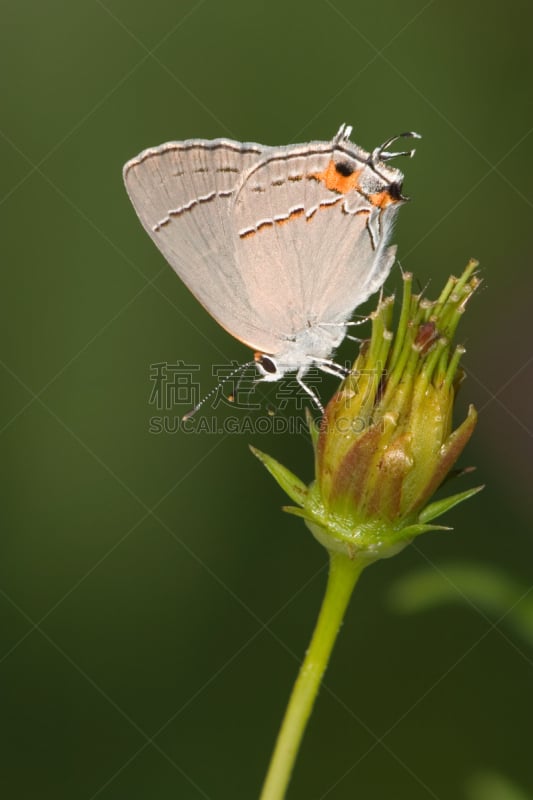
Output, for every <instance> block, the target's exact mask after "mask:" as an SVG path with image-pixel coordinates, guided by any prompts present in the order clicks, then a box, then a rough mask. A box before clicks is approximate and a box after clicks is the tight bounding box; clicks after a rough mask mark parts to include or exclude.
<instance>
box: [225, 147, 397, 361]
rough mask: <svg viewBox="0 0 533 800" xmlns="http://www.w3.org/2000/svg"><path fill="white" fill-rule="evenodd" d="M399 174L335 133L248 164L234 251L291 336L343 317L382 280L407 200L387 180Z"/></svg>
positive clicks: (260, 312)
mask: <svg viewBox="0 0 533 800" xmlns="http://www.w3.org/2000/svg"><path fill="white" fill-rule="evenodd" d="M402 178H403V176H402V175H401V173H400V172H399V171H398V170H393V169H391V168H389V167H385V168H384V174H383V175H381V174H379V173H377V172H376V170H375V169H374V166H373V165H371V164H369V156H368V154H367V153H365V152H364V151H362V150H360V149H359V148H357V147H356V146H355V145H353V144H351V143H339V142H338V141H337V140H333V141H332V142H329V143H327V142H311V143H310V144H308V145H295V146H292V147H291V146H289V147H283V148H276V149H272V150H271V151H269V152H267V153H265V154H264V155H263V156H262V158H261V159H259V160H258V162H257V163H256V164H255V165H253V166H252V167H250V169H249V170H248V172H247V173H246V175H245V176H244V179H243V183H242V185H241V187H240V188H239V190H238V191H237V192H236V194H235V197H234V200H233V203H234V217H235V225H236V235H237V238H238V240H239V244H238V246H237V247H236V252H237V259H238V263H239V272H240V274H241V275H242V277H243V280H244V282H245V284H246V292H247V294H248V296H249V297H251V298H257V302H256V304H255V307H254V313H255V314H256V316H257V318H258V319H259V320H262V321H263V324H266V321H268V322H269V323H270V325H271V326H272V327H273V328H275V329H276V330H277V331H279V332H280V333H282V332H283V333H284V334H285V337H287V338H290V337H291V335H292V334H294V333H297V332H298V331H302V330H303V329H305V328H306V327H312V326H314V325H317V324H320V323H324V322H328V323H339V322H344V321H346V320H347V318H348V317H349V316H350V315H351V313H352V311H353V309H354V308H355V307H357V306H358V305H360V304H361V303H362V302H364V301H365V300H366V299H367V298H368V297H369V296H370V295H371V294H372V293H373V292H374V291H376V290H377V289H378V288H379V287H380V286H381V285H382V283H383V282H384V280H385V278H386V277H387V275H388V273H389V270H390V268H391V266H392V263H393V261H394V254H395V249H394V248H389V247H387V241H388V238H389V235H390V232H391V228H392V222H393V219H394V216H395V213H396V211H397V208H398V207H399V204H400V202H399V200H398V201H396V200H395V199H394V198H393V197H392V194H390V195H389V194H388V193H387V190H386V187H387V186H389V185H390V184H391V183H392V182H398V185H399V186H400V185H401V179H402ZM363 187H364V189H363ZM311 355H312V354H311Z"/></svg>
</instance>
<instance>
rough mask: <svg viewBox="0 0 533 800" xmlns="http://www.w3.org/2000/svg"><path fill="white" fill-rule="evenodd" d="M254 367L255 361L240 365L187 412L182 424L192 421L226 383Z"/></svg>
mask: <svg viewBox="0 0 533 800" xmlns="http://www.w3.org/2000/svg"><path fill="white" fill-rule="evenodd" d="M253 366H255V361H247V362H246V364H239V366H238V367H237V368H236V369H234V370H233V371H232V372H230V373H229V375H226V377H225V378H224V380H223V381H219V382H218V383H217V385H216V386H214V387H213V388H212V389H211V391H210V392H208V393H207V394H206V395H205V397H202V399H201V400H200V402H199V403H197V404H196V405H195V406H194V408H191V410H190V411H187V413H186V414H184V415H183V416H182V418H181V421H182V422H187V420H188V419H191V417H194V415H195V414H196V412H197V411H199V409H200V408H201V407H202V406H203V405H204V403H206V402H207V401H208V400H209V399H210V398H211V397H213V395H214V394H215V393H216V392H218V390H219V389H220V387H221V386H224V384H225V383H226V381H230V380H231V379H232V378H234V377H235V375H239V373H242V372H244V370H245V369H248V367H253Z"/></svg>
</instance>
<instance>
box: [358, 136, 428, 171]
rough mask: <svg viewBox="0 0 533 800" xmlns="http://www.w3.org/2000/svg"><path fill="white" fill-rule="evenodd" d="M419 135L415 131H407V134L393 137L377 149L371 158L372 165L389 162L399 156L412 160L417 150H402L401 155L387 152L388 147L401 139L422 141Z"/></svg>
mask: <svg viewBox="0 0 533 800" xmlns="http://www.w3.org/2000/svg"><path fill="white" fill-rule="evenodd" d="M421 138H422V137H421V136H420V134H419V133H415V132H414V131H406V132H405V133H400V134H398V136H392V137H391V138H390V139H387V141H386V142H383V144H382V145H380V146H379V147H376V149H375V150H374V152H373V153H372V155H371V156H370V161H371V163H372V164H375V163H376V162H377V161H389V160H390V159H391V158H397V157H398V156H407V158H412V157H413V156H414V154H415V152H416V150H415V149H413V150H402V151H401V152H399V153H390V152H389V151H388V150H387V147H390V146H391V144H394V142H397V141H398V140H399V139H421Z"/></svg>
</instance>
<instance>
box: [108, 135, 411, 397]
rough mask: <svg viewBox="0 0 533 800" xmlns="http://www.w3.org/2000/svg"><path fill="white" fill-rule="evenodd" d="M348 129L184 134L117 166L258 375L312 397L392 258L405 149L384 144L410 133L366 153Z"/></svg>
mask: <svg viewBox="0 0 533 800" xmlns="http://www.w3.org/2000/svg"><path fill="white" fill-rule="evenodd" d="M351 132H352V129H351V127H349V126H346V125H342V126H341V127H340V129H339V131H338V133H337V135H336V136H335V137H334V138H333V139H332V140H331V141H329V142H309V143H308V144H294V145H286V146H283V147H268V146H265V145H261V144H256V143H253V142H235V141H232V140H231V139H213V140H205V139H188V140H185V141H182V142H168V143H167V144H163V145H161V146H160V147H154V148H150V149H148V150H144V151H143V152H142V153H141V154H140V155H138V156H137V157H136V158H133V159H131V161H128V163H127V164H126V165H125V166H124V182H125V184H126V189H127V192H128V194H129V196H130V199H131V201H132V203H133V206H134V208H135V210H136V212H137V214H138V216H139V219H140V220H141V222H142V224H143V226H144V228H145V229H146V231H147V232H148V234H149V235H150V236H151V238H152V239H153V240H154V242H155V243H156V245H157V247H158V248H159V249H160V250H161V252H162V253H163V255H164V256H165V258H166V259H167V261H168V262H169V264H170V265H171V267H172V268H173V269H174V270H175V271H176V273H177V274H178V275H179V277H180V278H181V279H182V281H183V282H184V283H185V285H186V286H187V287H188V288H189V289H190V291H191V292H192V293H193V294H194V296H195V297H196V298H197V299H198V300H199V301H200V303H201V304H202V305H203V306H205V308H206V309H207V311H209V313H210V314H211V315H212V316H213V317H214V319H216V320H217V322H219V323H220V325H222V327H223V328H225V329H226V330H227V331H229V333H231V334H232V335H233V336H234V337H236V338H237V339H240V340H241V341H242V342H244V343H245V344H247V345H248V346H249V347H251V348H253V350H255V351H256V352H255V356H254V360H255V364H256V366H257V369H258V371H259V373H260V375H261V378H260V379H261V380H264V381H275V380H278V379H279V378H281V377H283V375H284V374H285V373H287V372H296V378H297V380H298V382H299V383H300V384H301V385H302V387H303V388H304V389H305V390H306V391H307V392H308V393H309V394H310V395H311V396H312V397H313V399H314V400H315V402H317V404H318V405H319V406H320V402H319V401H318V398H316V396H315V394H314V392H313V391H312V390H311V389H310V388H309V387H308V386H306V384H305V383H303V380H302V379H303V376H304V375H305V373H306V371H307V370H308V369H309V368H310V367H311V366H317V367H319V368H321V369H322V370H324V371H326V372H333V373H334V374H336V375H339V374H340V373H341V371H342V368H341V367H339V365H337V364H335V362H334V361H332V360H331V356H332V354H333V351H334V350H335V348H336V347H337V346H338V345H339V344H340V343H341V342H342V340H343V338H344V337H345V335H346V332H347V326H348V324H350V323H349V320H350V317H351V316H352V314H353V312H354V310H355V309H356V308H357V306H359V305H361V303H363V302H364V301H365V300H366V299H367V298H368V297H370V295H372V294H373V293H374V292H376V291H377V290H378V289H379V288H380V287H381V286H382V284H383V282H384V281H385V279H386V277H387V275H388V274H389V272H390V269H391V267H392V264H393V262H394V258H395V254H396V248H395V247H390V246H388V241H389V238H390V234H391V231H392V226H393V222H394V219H395V217H396V213H397V211H398V209H399V207H400V206H401V205H402V203H403V202H404V201H405V200H406V199H407V198H405V197H404V196H403V195H402V182H403V175H402V173H401V172H400V170H398V169H395V168H393V167H391V166H389V164H388V163H387V162H388V161H389V160H390V159H391V158H393V157H395V156H400V155H406V156H411V155H413V153H414V150H410V151H407V152H402V153H394V152H389V151H388V150H387V148H388V147H390V145H391V144H392V143H393V142H395V141H396V140H397V139H399V138H401V137H413V138H419V136H418V134H416V133H412V132H409V133H403V134H400V136H396V137H393V138H392V139H389V140H388V141H387V142H385V143H384V144H383V145H381V147H378V148H376V149H375V150H374V151H373V152H372V153H367V152H365V151H364V150H363V149H362V148H360V147H358V146H357V145H355V144H353V143H352V142H350V135H351ZM251 363H253V362H251ZM320 407H321V406H320Z"/></svg>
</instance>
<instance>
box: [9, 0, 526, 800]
mask: <svg viewBox="0 0 533 800" xmlns="http://www.w3.org/2000/svg"><path fill="white" fill-rule="evenodd" d="M532 23H533V8H532V6H531V4H530V3H526V2H525V0H510V2H508V3H505V4H503V5H497V4H492V5H491V6H489V5H488V4H487V3H482V2H478V1H477V0H475V1H474V2H469V3H462V2H458V1H457V0H451V1H450V0H447V1H446V2H444V0H433V1H431V0H430V1H429V2H426V0H404V2H402V3H397V2H392V0H382V2H380V3H359V2H354V0H351V2H350V0H323V1H322V0H308V2H305V3H303V2H293V3H289V2H286V0H285V2H281V1H280V0H269V2H244V1H241V0H238V1H234V0H227V1H226V2H220V1H219V2H217V0H200V1H198V0H151V2H149V3H147V2H140V0H75V2H66V0H47V2H37V0H26V1H24V0H22V2H19V3H6V2H4V3H2V25H1V27H0V45H1V46H0V85H1V97H2V115H1V122H0V159H1V163H2V177H1V191H0V221H1V230H2V245H3V271H2V274H3V278H2V292H1V302H2V323H3V333H2V336H1V346H0V351H1V352H0V358H1V372H2V379H3V382H2V386H3V388H2V393H1V421H0V430H1V440H0V444H1V447H2V473H3V474H2V504H1V508H2V531H1V540H0V547H1V559H0V609H1V612H2V622H1V654H0V686H1V692H2V695H3V700H2V724H1V728H2V746H1V751H0V752H1V761H2V762H3V763H2V771H3V778H2V784H3V787H4V796H5V797H9V798H17V800H18V798H21V799H23V800H26V799H27V798H28V800H29V799H30V798H54V799H55V800H60V799H61V800H63V798H65V799H66V798H68V799H69V800H71V798H80V800H81V799H82V798H86V799H87V800H94V798H100V800H108V799H109V800H111V798H117V799H122V798H128V800H134V799H136V798H150V799H151V798H157V800H159V799H160V798H165V799H166V798H176V797H178V798H185V799H186V800H188V799H189V798H190V799H191V800H195V799H196V798H210V800H226V798H232V800H233V799H234V798H254V797H257V796H258V792H259V787H260V784H261V781H262V778H263V774H264V771H265V769H266V765H267V762H268V758H269V756H270V752H271V748H272V745H273V742H274V737H275V734H276V732H277V728H278V725H279V722H280V718H281V714H282V711H283V708H284V705H285V702H286V700H287V696H288V693H289V690H290V687H291V685H292V682H293V680H294V678H295V675H296V672H297V667H298V660H299V659H300V658H301V656H302V655H303V652H304V650H305V647H306V645H307V642H308V639H309V636H310V633H311V630H312V626H313V624H314V620H315V616H316V612H317V609H318V604H319V602H320V599H321V594H322V590H323V587H324V581H325V577H326V573H325V553H324V552H323V551H322V550H321V548H320V547H319V546H318V545H317V544H316V543H315V541H314V540H313V539H312V538H311V536H310V535H309V533H308V532H307V530H306V529H305V527H304V525H303V524H302V523H301V522H300V521H298V520H296V519H294V518H290V517H288V516H286V515H283V514H282V513H281V511H280V506H281V505H282V503H283V502H284V497H283V495H282V492H281V491H280V490H279V489H278V488H277V487H276V486H275V484H274V482H273V481H272V480H271V479H270V478H269V477H268V476H267V474H266V473H265V472H264V470H263V469H262V467H261V465H260V464H259V463H258V462H257V461H255V460H254V459H253V457H252V455H251V454H250V452H249V451H248V449H247V445H248V443H249V442H250V441H253V443H254V444H255V445H256V446H258V447H260V448H261V449H263V450H265V451H266V452H269V453H272V454H273V455H274V456H276V457H278V458H280V460H281V461H283V462H284V463H286V464H287V465H288V466H290V467H292V468H293V469H294V471H295V472H296V473H297V474H299V475H301V476H302V477H304V478H306V479H310V478H311V475H312V458H311V450H310V446H309V443H308V441H306V440H305V439H304V438H303V437H301V436H298V435H296V436H288V435H285V436H276V435H263V436H261V435H259V434H255V435H254V436H250V435H226V436H222V435H210V434H204V435H200V434H199V435H189V436H187V435H184V434H179V433H178V434H175V435H170V434H167V435H165V434H162V435H154V434H150V433H149V419H150V417H151V416H152V414H153V413H154V409H153V407H152V406H150V405H149V402H148V401H149V396H150V391H151V388H152V387H151V383H150V378H149V372H150V365H151V364H153V363H155V362H162V361H176V359H183V360H185V361H186V362H187V363H192V364H199V365H201V372H200V376H201V377H200V380H201V385H202V389H204V390H205V389H207V388H209V387H210V386H211V385H212V382H213V379H212V376H211V365H212V364H213V363H220V362H225V361H231V360H232V359H236V360H237V361H244V360H247V359H248V358H249V353H248V350H247V348H246V347H244V346H243V345H241V344H240V343H239V342H236V341H234V340H233V339H232V338H231V337H230V336H229V335H228V334H226V333H225V332H224V331H223V330H221V329H220V328H219V327H218V326H217V324H216V323H215V322H214V321H213V320H211V318H210V317H209V316H208V314H207V313H206V312H204V310H203V309H202V308H201V307H200V306H199V305H198V304H197V302H196V301H195V300H194V298H192V296H191V295H190V294H189V293H188V292H187V290H186V289H185V288H184V286H183V285H182V284H181V283H180V281H179V280H178V279H177V278H176V276H175V275H174V273H173V272H172V270H171V269H170V267H168V266H167V265H166V264H165V262H164V260H163V258H162V256H161V255H160V254H159V253H158V251H157V249H156V248H155V247H154V245H153V244H152V242H151V241H150V240H149V238H148V237H147V236H146V234H145V232H144V231H143V230H142V228H141V225H140V224H139V222H138V220H137V218H136V216H135V214H134V212H133V209H132V207H131V205H130V203H129V200H128V198H127V196H126V194H125V191H124V188H123V185H122V179H121V168H122V164H123V163H124V162H125V161H126V160H127V159H129V158H131V157H132V156H134V155H135V154H137V153H138V152H139V151H140V150H142V149H143V148H145V147H148V146H152V145H157V144H160V143H161V142H164V141H167V140H170V139H184V138H189V137H205V138H212V137H213V138H214V137H218V136H228V137H232V138H235V139H238V140H252V141H254V140H255V141H260V142H264V143H266V144H285V143H288V142H293V141H306V140H309V139H329V138H330V137H331V136H332V135H333V134H334V133H335V132H336V130H337V128H338V126H339V124H340V123H341V122H344V121H346V122H348V123H352V124H353V125H354V126H355V131H354V135H353V139H354V140H355V141H357V142H358V143H359V144H361V145H362V146H363V147H365V148H367V149H371V148H373V147H374V146H376V145H377V144H379V143H381V142H382V141H383V140H385V139H386V138H387V137H389V136H391V135H393V134H395V133H398V132H400V131H403V130H409V129H414V130H417V131H419V132H420V133H422V134H423V137H424V138H423V140H422V141H421V142H420V143H419V144H418V152H417V155H416V157H415V158H414V159H413V160H412V161H408V162H407V161H404V162H401V163H400V162H398V166H400V167H401V168H402V169H404V170H405V172H406V181H405V191H406V193H407V194H408V195H410V196H411V197H412V198H413V202H412V203H411V204H410V205H409V206H407V207H406V208H405V209H403V210H402V212H401V213H400V219H399V222H398V225H397V228H396V232H395V237H394V238H395V241H396V242H397V244H398V254H399V258H400V261H401V263H402V266H403V267H404V268H407V269H409V270H412V271H413V272H414V273H415V275H416V278H417V280H418V281H419V282H420V285H425V284H426V283H427V282H430V283H429V288H428V294H429V295H430V296H432V293H433V294H435V293H436V292H437V291H438V290H439V289H440V286H441V284H442V283H443V282H444V280H445V279H446V277H447V276H448V274H449V273H451V272H456V273H457V272H458V271H460V270H461V269H462V267H463V266H464V264H465V263H466V261H467V260H468V258H469V257H470V256H476V257H477V258H479V260H480V261H481V266H482V277H483V279H484V288H483V289H482V290H481V291H480V292H479V294H478V295H477V296H476V297H475V298H474V300H473V302H472V304H471V307H470V309H469V312H468V314H467V316H466V318H465V319H464V324H463V327H462V329H461V330H460V338H461V340H462V341H463V342H464V343H465V344H466V347H467V354H466V356H465V360H464V364H465V368H466V371H467V380H466V382H465V384H464V386H463V388H462V390H461V398H460V403H459V406H460V408H459V412H460V413H462V414H464V410H465V408H466V405H467V403H468V402H474V403H475V404H476V406H477V407H478V409H479V411H480V418H479V427H478V430H477V432H476V434H475V437H474V440H473V442H472V443H471V446H470V447H469V448H468V450H467V453H466V456H465V457H464V458H463V463H464V464H467V463H468V464H476V465H478V472H477V473H476V475H475V476H470V477H468V478H466V479H463V483H462V484H461V486H460V487H459V488H467V485H474V482H478V483H480V482H484V483H486V484H487V486H488V488H487V490H486V491H485V492H484V493H483V494H482V495H480V496H477V497H476V498H475V499H474V500H472V501H470V502H469V503H468V504H465V505H464V506H461V507H459V508H457V509H455V510H454V511H452V512H451V513H450V515H449V517H448V518H447V520H446V521H447V522H448V523H449V524H451V525H453V526H454V527H455V529H456V530H455V532H454V533H451V534H433V535H431V536H425V537H424V538H423V540H421V541H419V542H418V544H417V545H416V547H415V546H413V547H411V548H409V549H408V550H406V551H404V552H403V553H402V554H401V556H399V557H398V558H395V559H392V560H390V561H387V562H382V563H380V564H378V565H376V566H375V567H373V568H372V569H371V570H369V571H368V572H367V573H365V575H364V576H363V579H362V581H361V583H360V585H359V587H358V589H357V592H356V595H355V597H354V601H353V603H352V606H351V609H350V612H349V614H348V617H347V620H346V622H345V625H344V627H343V630H342V636H341V637H340V641H339V644H338V647H337V649H336V651H335V653H334V656H333V659H332V663H331V665H330V669H329V672H328V674H327V677H326V685H327V688H326V689H323V691H322V692H321V694H320V696H319V700H318V703H317V706H316V710H315V713H314V716H313V718H312V722H311V725H310V728H309V730H308V733H307V734H306V737H305V740H304V745H303V750H302V753H301V756H300V758H299V761H298V765H297V769H296V773H295V775H294V780H293V783H292V786H291V790H290V793H289V797H290V798H295V799H296V798H305V800H308V799H309V800H315V799H317V800H318V798H326V797H327V798H328V800H340V799H341V798H343V799H344V798H352V797H364V798H367V800H382V798H389V797H390V798H399V799H400V800H401V799H402V798H409V800H419V799H420V800H423V799H425V798H438V800H452V799H453V800H456V798H463V797H464V798H467V792H468V791H469V789H468V786H470V785H471V782H472V780H475V775H476V774H477V773H480V772H482V771H483V770H485V769H487V768H490V769H491V770H492V771H494V772H495V773H497V774H498V775H500V776H501V780H500V783H499V784H498V785H499V786H500V790H498V791H499V793H498V791H497V792H496V794H494V793H493V794H492V795H490V797H491V800H492V798H493V797H494V798H500V800H504V798H506V797H510V796H511V795H510V794H509V795H508V794H505V790H501V786H503V785H504V784H505V783H506V782H507V781H510V782H511V783H512V784H514V785H516V787H520V788H521V790H522V791H524V792H526V794H527V793H528V791H529V796H530V797H533V789H532V788H531V787H532V786H533V775H532V772H533V767H532V764H531V709H532V695H533V693H532V685H533V647H532V645H531V640H529V642H528V641H527V637H524V636H521V635H520V632H519V631H518V630H517V629H516V628H513V627H512V626H509V625H507V622H508V621H509V619H511V618H512V615H513V613H514V611H516V610H517V609H519V608H520V607H521V604H525V603H527V602H528V601H530V597H528V596H527V591H528V589H529V588H530V587H531V584H532V575H533V570H532V543H533V535H532V532H531V525H530V522H531V496H532V492H531V477H530V469H531V436H532V432H531V430H532V421H531V410H530V407H531V383H532V379H533V355H532V350H533V348H532V337H531V310H530V307H531V289H532V286H533V278H532V272H531V252H532V249H533V224H532V220H533V188H532V187H533V181H532V177H533V175H532V159H531V152H532V149H533V108H532V104H533V95H532V91H531V78H532V68H533V51H532V49H531V44H530V36H531V25H532ZM398 285H399V270H398V268H395V270H393V274H392V275H391V277H390V279H389V281H388V283H387V287H388V288H389V289H390V290H393V289H394V288H395V287H397V286H398ZM354 347H355V346H354V345H353V344H352V345H350V344H349V343H348V344H347V345H344V347H343V350H342V355H343V356H347V357H348V356H350V355H351V354H352V353H353V352H354V350H353V348H354ZM334 385H335V384H334V381H332V382H331V384H328V386H329V388H330V389H332V388H333V386H334ZM182 410H183V409H182ZM231 413H232V411H231V410H229V411H228V410H227V409H225V408H223V407H220V408H219V409H218V410H217V411H216V412H215V414H216V415H217V416H219V418H222V419H223V418H224V417H225V416H226V415H228V414H231ZM300 413H301V412H300ZM450 561H454V562H460V563H462V562H464V563H468V564H470V565H474V566H475V565H476V564H479V565H483V566H484V567H490V568H491V569H494V568H497V569H499V570H500V569H501V570H503V571H504V572H505V573H506V574H508V575H509V576H512V578H513V580H516V581H517V582H518V583H519V584H520V586H522V587H524V590H523V592H522V593H520V592H519V593H518V595H517V597H516V598H515V599H514V600H513V601H512V602H510V603H509V606H508V607H507V608H504V610H503V612H502V614H506V613H507V617H506V618H505V619H503V620H501V619H500V617H501V616H502V614H498V613H492V612H491V610H490V609H489V610H487V611H485V610H484V608H483V607H482V605H480V604H479V603H478V602H475V603H469V602H467V601H465V602H464V603H456V604H454V605H453V606H451V605H440V606H439V607H438V608H435V609H433V610H427V611H424V613H421V612H419V613H412V614H405V615H399V614H398V613H397V611H398V609H397V608H396V607H395V603H394V602H392V601H391V594H390V590H391V587H394V586H395V585H396V582H397V581H398V580H399V579H400V578H401V577H402V576H406V575H409V574H410V573H411V572H412V571H414V570H419V569H422V568H427V567H428V566H431V568H432V569H434V570H435V571H436V574H438V573H439V571H440V573H442V572H444V573H445V572H446V564H447V563H448V562H450ZM513 604H516V605H515V608H514V609H513V611H512V612H510V613H508V611H509V608H510V606H511V605H513ZM495 623H496V624H495ZM473 776H474V777H473ZM498 780H499V779H498ZM494 785H496V784H494ZM468 796H469V795H468ZM473 796H474V795H472V797H473ZM480 796H482V795H480V794H477V795H476V798H479V797H480ZM488 796H489V794H488V792H487V793H486V797H488Z"/></svg>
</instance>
